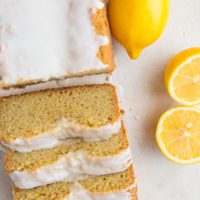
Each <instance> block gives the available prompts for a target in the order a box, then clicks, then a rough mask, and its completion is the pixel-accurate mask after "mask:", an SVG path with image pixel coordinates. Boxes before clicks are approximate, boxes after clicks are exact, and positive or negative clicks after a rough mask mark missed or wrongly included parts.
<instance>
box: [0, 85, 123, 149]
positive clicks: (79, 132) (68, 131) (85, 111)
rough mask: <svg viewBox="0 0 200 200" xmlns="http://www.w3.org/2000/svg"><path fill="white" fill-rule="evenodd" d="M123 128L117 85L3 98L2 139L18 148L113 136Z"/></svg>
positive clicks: (7, 144) (9, 146) (56, 90)
mask: <svg viewBox="0 0 200 200" xmlns="http://www.w3.org/2000/svg"><path fill="white" fill-rule="evenodd" d="M120 128H121V120H120V110H119V106H118V101H117V96H116V91H115V87H114V86H112V85H109V84H104V85H90V86H78V87H68V88H62V89H53V90H46V91H40V92H33V93H28V94H24V95H18V96H11V97H5V98H1V99H0V143H1V144H2V145H3V146H5V147H8V148H10V149H12V150H14V151H19V152H28V151H32V150H38V149H44V148H50V147H55V146H56V145H59V144H61V143H65V144H68V143H69V144H71V142H73V141H71V140H70V139H71V138H79V139H82V140H84V141H98V140H104V139H109V138H110V137H111V136H112V134H116V133H118V132H119V130H120Z"/></svg>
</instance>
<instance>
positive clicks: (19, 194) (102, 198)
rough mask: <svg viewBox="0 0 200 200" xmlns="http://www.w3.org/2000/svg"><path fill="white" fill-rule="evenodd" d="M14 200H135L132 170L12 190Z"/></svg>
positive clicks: (135, 189) (135, 192)
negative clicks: (29, 188)
mask: <svg viewBox="0 0 200 200" xmlns="http://www.w3.org/2000/svg"><path fill="white" fill-rule="evenodd" d="M13 195H14V199H15V200H50V199H51V200H72V199H73V200H80V199H83V200H91V199H93V200H137V188H136V185H135V177H134V173H133V168H132V167H130V168H129V169H127V170H126V171H123V172H120V173H116V174H109V175H104V176H97V177H91V178H89V179H86V180H82V181H77V182H70V183H67V182H57V183H54V184H51V185H47V186H42V187H38V188H35V189H31V190H21V189H18V188H14V192H13Z"/></svg>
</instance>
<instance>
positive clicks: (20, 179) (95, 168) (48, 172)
mask: <svg viewBox="0 0 200 200" xmlns="http://www.w3.org/2000/svg"><path fill="white" fill-rule="evenodd" d="M130 165H131V156H130V149H129V148H127V149H126V150H123V151H122V152H121V153H119V154H116V155H112V156H106V157H103V156H102V157H91V156H90V155H89V154H88V153H87V152H85V151H77V152H70V153H68V154H66V155H64V156H62V157H61V158H60V159H59V160H58V161H57V162H55V163H52V164H49V165H46V166H43V167H40V168H38V169H36V170H35V171H26V170H24V171H14V172H12V173H11V174H10V177H11V179H12V181H13V182H14V184H15V185H16V186H17V187H18V188H20V189H30V188H35V187H38V186H42V185H46V184H51V183H54V182H59V181H76V180H81V179H86V178H88V177H89V176H98V175H105V174H111V173H117V172H121V171H124V170H126V169H127V168H128V167H130Z"/></svg>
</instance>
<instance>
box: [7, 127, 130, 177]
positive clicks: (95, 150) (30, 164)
mask: <svg viewBox="0 0 200 200" xmlns="http://www.w3.org/2000/svg"><path fill="white" fill-rule="evenodd" d="M122 126H123V125H122ZM128 146H129V144H128V140H127V136H126V131H125V128H124V126H123V128H122V130H121V131H120V133H118V134H115V135H113V136H112V137H111V138H110V139H109V140H104V141H98V142H80V143H76V144H72V145H69V146H68V145H60V146H58V147H55V148H52V149H45V150H38V151H33V152H30V153H18V152H12V151H9V152H8V153H6V155H5V157H4V167H5V170H6V171H7V172H8V173H12V172H13V171H24V170H26V171H35V170H36V169H38V168H40V167H43V166H46V165H50V164H53V163H54V162H56V161H58V160H59V159H61V158H62V157H64V156H65V155H66V154H68V153H72V152H77V151H84V152H86V153H87V154H88V155H89V156H91V158H92V157H107V156H115V155H118V154H119V153H121V152H122V151H124V150H126V149H127V148H128Z"/></svg>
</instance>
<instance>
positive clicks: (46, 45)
mask: <svg viewBox="0 0 200 200" xmlns="http://www.w3.org/2000/svg"><path fill="white" fill-rule="evenodd" d="M80 4H81V6H80ZM103 7H104V4H103V3H102V2H101V1H100V0H84V1H82V0H67V1H66V0H59V1H57V0H40V1H39V0H1V1H0V76H1V78H2V83H5V84H16V83H17V82H18V81H20V80H28V81H30V80H35V79H41V80H43V81H45V80H48V79H49V78H51V77H54V78H58V77H59V78H61V77H63V76H65V75H67V74H77V73H80V72H85V71H88V70H95V69H103V68H105V67H106V65H104V64H103V63H102V61H101V60H99V59H98V58H97V53H98V51H99V47H100V46H103V45H107V44H108V43H109V39H108V37H106V36H101V35H97V34H96V32H95V28H94V26H93V24H92V20H91V18H92V15H93V14H95V12H96V10H97V9H102V8H103ZM80 19H81V20H80Z"/></svg>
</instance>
